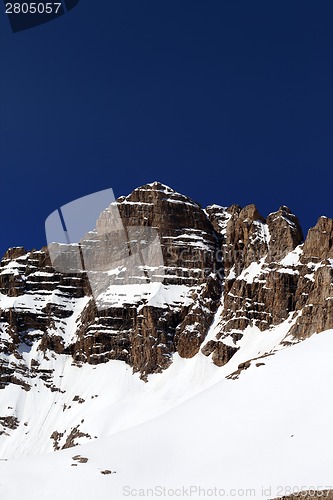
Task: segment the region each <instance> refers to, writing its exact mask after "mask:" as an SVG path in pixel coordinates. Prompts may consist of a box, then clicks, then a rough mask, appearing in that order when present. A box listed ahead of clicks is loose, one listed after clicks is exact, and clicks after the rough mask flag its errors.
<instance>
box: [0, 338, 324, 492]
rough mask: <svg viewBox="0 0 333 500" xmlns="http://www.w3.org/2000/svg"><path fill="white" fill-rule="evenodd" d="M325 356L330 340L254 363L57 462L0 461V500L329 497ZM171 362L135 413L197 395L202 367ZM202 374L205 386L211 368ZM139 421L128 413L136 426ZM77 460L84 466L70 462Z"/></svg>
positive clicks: (50, 457) (47, 458) (57, 456)
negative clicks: (306, 493) (307, 492)
mask: <svg viewBox="0 0 333 500" xmlns="http://www.w3.org/2000/svg"><path fill="white" fill-rule="evenodd" d="M332 353H333V331H332V330H330V331H327V332H323V333H321V334H320V335H314V336H312V337H311V338H310V339H307V340H305V341H304V342H302V343H299V344H297V345H294V346H292V347H290V348H288V349H283V350H281V351H280V352H278V353H277V354H275V355H274V356H268V357H265V358H262V359H261V360H260V366H256V364H252V365H251V366H250V367H249V368H248V369H247V370H244V371H243V372H242V373H241V374H240V376H239V378H238V379H230V378H229V379H228V378H223V379H221V380H220V381H218V382H216V383H215V384H213V385H212V386H211V387H209V388H207V389H205V390H204V391H201V392H200V393H198V394H197V395H195V396H193V397H191V398H190V399H188V400H187V401H185V402H183V403H182V404H179V405H177V406H176V407H174V408H173V409H171V410H169V411H166V412H164V413H163V414H161V415H159V416H157V417H155V418H153V419H151V420H148V421H146V422H143V423H141V424H140V425H134V424H135V422H134V421H133V422H132V424H133V426H132V427H130V428H128V429H127V430H123V431H120V432H115V433H114V434H113V435H111V436H109V437H104V438H101V439H98V440H96V441H95V442H92V443H90V444H85V445H81V446H79V447H76V448H72V449H68V450H63V451H60V452H57V453H51V454H47V455H42V456H37V457H27V458H18V459H12V460H8V461H7V462H5V461H1V462H0V478H1V479H0V482H1V496H2V498H4V499H6V500H18V499H19V498H24V499H25V500H35V499H36V498H43V499H47V500H60V499H61V500H91V499H92V498H98V499H99V500H109V499H114V500H120V499H122V498H124V497H127V496H129V497H131V496H132V497H135V496H140V495H141V497H145V498H158V497H159V496H163V495H161V494H160V493H161V492H162V493H163V488H166V489H167V490H170V491H169V493H168V494H166V495H165V497H168V496H176V495H178V496H180V497H182V498H186V497H187V496H190V498H193V499H200V498H203V497H205V496H206V497H207V496H214V494H213V493H212V492H214V488H216V491H217V493H216V494H215V497H221V496H225V497H228V496H229V498H230V497H234V498H240V497H248V498H256V499H263V498H273V497H276V496H279V495H283V494H285V493H289V492H290V491H291V490H290V488H291V489H294V491H297V489H300V488H303V489H309V488H319V489H324V488H326V489H327V488H328V487H332V461H331V455H332V447H333V432H332V417H333V397H332V394H333V362H332V361H333V359H332V357H333V354H332ZM178 362H179V365H178V366H177V364H178ZM178 362H176V363H175V365H174V368H173V370H174V373H172V374H171V373H170V377H167V376H166V375H165V374H163V375H162V376H164V379H163V380H162V379H161V378H160V386H159V387H158V386H157V384H156V383H155V390H151V391H150V392H146V393H145V394H144V400H145V406H147V407H154V406H155V405H156V399H155V398H156V391H157V389H158V390H159V391H160V392H161V393H162V394H163V398H161V399H163V401H164V402H166V403H167V400H168V396H169V397H170V396H171V397H172V399H173V397H174V389H175V390H176V392H178V394H180V393H181V392H182V391H181V389H179V388H181V387H184V392H186V390H188V388H189V387H191V388H193V387H196V388H201V387H203V384H202V382H203V379H204V380H207V378H206V376H207V370H209V368H208V366H209V363H208V362H207V359H201V358H200V357H198V358H194V359H192V360H178ZM202 362H204V363H205V366H203V365H202ZM207 363H208V366H207ZM257 364H258V365H259V362H258V363H257ZM210 368H212V372H211V373H210V374H209V376H210V380H211V381H213V380H214V378H215V377H216V376H217V375H216V371H215V368H216V367H215V368H213V367H212V366H210ZM115 370H116V371H118V376H119V377H120V379H121V384H124V381H125V380H126V374H125V373H124V372H122V369H121V367H120V365H119V366H118V367H117V368H116V369H115ZM223 370H225V368H224V369H223ZM167 371H168V370H167ZM104 375H105V374H104ZM171 375H172V376H171ZM114 376H116V375H115V373H114ZM156 377H159V376H158V375H157V376H156ZM193 377H194V379H193ZM195 377H197V378H196V379H195ZM191 378H192V382H190V380H191ZM171 380H172V381H173V382H171ZM118 382H119V380H118ZM136 383H137V384H140V382H139V381H138V380H136V381H135V382H133V386H135V384H136ZM74 384H75V381H74ZM147 386H149V384H147ZM128 390H129V393H130V392H131V387H130V386H129V387H128ZM169 391H171V393H170V392H169ZM142 395H143V393H142ZM132 403H133V401H132V402H131V401H130V400H129V401H128V408H127V410H128V412H129V413H131V411H133V406H132ZM166 406H167V404H166ZM165 408H166V407H165ZM126 412H127V411H126V404H125V401H123V407H122V409H121V413H122V415H123V416H126ZM144 412H145V410H143V407H141V409H139V408H138V407H137V417H138V422H139V421H140V418H141V417H142V416H143V413H144ZM36 413H37V412H36ZM106 414H108V415H110V413H108V412H106V411H105V412H101V413H100V415H98V416H97V415H96V417H95V418H96V426H98V427H101V426H106V427H107V422H106V421H105V419H103V415H106ZM146 416H147V414H146V415H145V417H146ZM77 455H79V456H80V457H83V458H87V459H88V461H87V462H86V463H80V461H79V460H80V459H78V458H77V459H76V460H75V459H73V458H72V457H76V456H77ZM83 461H84V460H83ZM107 471H111V472H112V474H109V473H107ZM102 472H103V473H102ZM183 488H184V491H185V492H184V491H183ZM191 488H192V489H191ZM199 488H201V492H200V491H199ZM140 490H141V491H140Z"/></svg>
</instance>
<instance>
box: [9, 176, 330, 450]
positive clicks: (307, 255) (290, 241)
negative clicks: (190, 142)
mask: <svg viewBox="0 0 333 500" xmlns="http://www.w3.org/2000/svg"><path fill="white" fill-rule="evenodd" d="M115 208H117V210H118V211H119V214H120V217H121V221H122V224H123V226H124V231H125V234H126V235H127V237H128V238H129V239H130V240H131V241H130V242H129V246H130V247H131V248H134V249H135V248H137V249H138V255H139V256H140V259H138V260H133V262H134V265H133V262H132V266H131V270H130V271H131V272H130V275H129V271H128V269H127V268H126V258H125V259H124V258H123V255H122V254H123V253H124V252H123V246H124V247H126V244H125V245H123V246H122V243H121V245H120V246H119V244H118V245H116V247H117V248H116V247H115V248H116V250H117V251H116V250H115V255H116V258H115V259H114V264H113V265H112V266H111V267H112V268H110V270H109V271H108V273H107V274H108V276H109V275H110V276H111V277H112V280H113V281H112V282H110V283H111V284H110V283H109V285H107V286H106V289H101V290H100V294H99V296H98V300H95V299H96V296H95V295H93V294H92V280H93V279H94V278H93V277H94V273H90V275H89V276H88V275H87V273H86V272H84V271H79V270H72V271H70V272H67V273H63V272H59V271H57V270H56V269H55V268H54V267H52V263H51V259H50V254H49V252H48V249H47V248H43V249H41V250H39V251H35V250H33V251H29V252H27V251H26V250H24V249H23V248H11V249H9V250H8V251H7V252H6V254H5V256H4V257H3V259H2V260H1V263H0V315H1V320H0V398H1V401H2V403H1V412H0V442H1V446H2V450H3V454H4V456H15V455H17V454H21V453H28V454H29V453H33V454H34V453H37V452H47V451H51V450H52V449H54V450H59V449H63V448H68V447H71V446H75V445H77V444H81V443H82V442H85V441H87V440H89V439H93V438H94V437H99V436H100V435H102V434H101V432H102V431H101V432H100V430H98V429H97V430H96V429H95V427H96V426H95V425H94V419H95V417H94V415H95V411H99V412H102V413H101V415H104V413H103V411H104V410H103V408H104V406H103V405H102V406H98V404H97V403H96V404H97V406H95V403H94V404H93V402H94V398H95V396H96V397H97V394H95V393H96V391H97V389H98V387H97V388H96V389H95V386H93V385H92V386H91V387H90V386H89V387H90V389H89V390H91V391H93V392H92V394H91V395H89V396H87V395H86V394H87V393H89V391H88V389H87V382H84V380H85V381H86V380H89V381H90V382H89V384H90V383H91V384H94V380H93V379H91V373H93V374H94V373H95V374H96V375H95V376H96V381H97V380H103V384H105V383H106V382H107V381H106V380H105V378H103V377H105V375H103V373H105V372H104V371H103V367H105V368H107V369H108V370H109V372H108V373H110V375H107V377H108V376H110V377H113V376H114V375H112V374H113V373H118V371H117V369H116V371H114V368H113V363H119V362H122V366H124V367H127V368H126V370H127V369H128V370H130V373H134V374H136V375H135V376H136V378H135V377H134V375H130V376H131V377H134V379H135V380H138V382H135V384H136V383H139V382H140V384H143V386H149V383H150V378H151V377H152V376H154V377H156V376H157V377H158V376H161V375H158V374H159V373H163V374H164V372H166V370H167V369H168V368H169V367H170V368H172V365H173V362H174V360H175V357H177V360H179V359H183V360H184V359H190V358H195V359H198V361H199V362H200V363H199V365H198V366H203V365H202V364H201V363H204V364H205V366H207V367H208V368H207V369H208V371H209V373H212V368H213V369H214V370H218V371H219V370H221V368H220V367H224V368H223V369H224V370H226V371H225V374H224V375H223V376H228V377H229V378H237V377H239V376H240V374H241V373H242V371H243V370H244V369H246V368H248V367H249V366H250V365H251V363H255V365H256V366H260V365H262V364H264V363H263V362H258V359H259V358H264V357H265V356H270V355H272V354H274V352H275V351H277V350H281V349H285V348H288V347H289V346H291V345H293V344H295V343H299V342H301V341H302V340H304V339H306V338H307V337H309V336H311V335H312V334H315V333H320V332H322V331H324V330H328V329H331V328H333V220H332V219H329V218H327V217H321V218H320V219H319V220H318V223H317V224H316V226H315V227H314V228H312V229H310V231H309V232H308V235H307V237H306V239H305V241H304V238H303V234H302V229H301V227H300V224H299V221H298V219H297V217H296V216H295V215H293V214H292V213H291V212H290V210H289V209H288V208H287V207H285V206H282V207H280V208H279V210H278V211H277V212H274V213H271V214H269V215H268V217H267V218H266V219H265V218H263V217H262V216H261V215H260V214H259V213H258V211H257V209H256V207H255V206H254V205H249V206H247V207H245V208H241V207H239V206H238V205H232V206H231V207H228V208H226V207H221V206H218V205H211V206H208V207H207V208H206V209H205V210H204V209H203V208H202V207H201V206H200V205H198V204H197V203H195V202H194V201H193V200H191V199H190V198H188V197H187V196H184V195H182V194H179V193H177V192H175V191H174V190H172V189H171V188H169V187H167V186H165V185H163V184H160V183H158V182H154V183H152V184H147V185H145V186H142V187H140V188H138V189H135V190H134V191H133V192H132V193H131V194H130V195H128V196H126V197H121V198H119V199H118V200H117V201H116V202H113V203H112V204H111V205H110V207H106V209H105V210H104V211H103V212H102V213H101V214H100V216H99V219H98V220H97V222H96V229H94V230H93V231H91V232H90V233H89V234H87V235H86V239H85V240H84V241H82V242H81V243H82V245H84V248H85V252H86V254H87V255H89V252H90V253H92V254H93V255H95V256H96V255H97V261H96V265H97V267H98V266H101V265H102V264H103V262H101V261H105V255H103V254H101V255H100V254H96V252H95V253H94V248H95V245H96V242H97V243H98V241H99V238H101V236H100V235H101V234H105V233H106V232H107V230H108V225H109V223H110V217H112V214H113V213H114V210H115ZM147 227H148V228H153V229H154V231H155V232H157V234H158V238H159V245H160V246H159V249H158V250H159V252H162V257H163V259H162V264H159V265H152V262H151V260H149V259H148V260H146V261H144V259H143V258H142V255H144V251H142V252H141V251H140V248H141V247H142V245H143V247H144V246H145V245H146V244H147V241H145V240H144V238H143V237H142V235H143V234H144V233H143V232H142V231H141V228H142V230H143V229H144V228H147ZM131 228H132V229H131ZM133 228H134V229H133ZM111 237H114V241H117V242H118V243H119V241H120V242H122V240H121V238H120V237H119V235H116V234H114V235H112V234H111ZM112 241H113V240H112ZM69 250H70V251H72V249H71V248H69ZM153 250H154V251H155V249H154V248H153ZM117 252H118V254H119V255H118V254H117ZM140 252H141V253H140ZM125 253H126V252H125ZM134 253H135V252H134ZM146 255H148V256H149V255H150V254H149V252H148V253H146ZM150 256H151V255H150ZM107 262H109V261H108V260H107ZM104 264H105V262H104ZM55 267H56V266H55ZM104 267H105V266H104ZM96 276H99V275H96ZM258 335H260V339H261V340H260V345H259V344H258ZM252 338H254V339H257V340H255V341H254V342H253V346H252V347H251V346H250V349H249V343H250V344H251V339H252ZM199 358H200V359H199ZM117 366H118V365H117ZM108 367H109V368H108ZM209 367H211V368H209ZM228 367H229V368H228ZM88 368H89V370H88V371H87V369H88ZM91 369H92V370H97V371H93V372H91V371H90V370H91ZM122 369H123V368H122V367H121V370H122ZM73 370H74V371H73ZM80 370H81V371H80ZM101 370H102V371H101ZM200 370H201V368H200ZM80 373H81V375H80ZM119 373H120V372H119ZM121 373H122V372H121ZM126 373H127V372H126ZM87 374H88V375H87ZM89 374H90V375H89ZM154 374H156V375H154ZM80 377H81V378H82V383H81V382H80ZM87 377H88V379H87ZM101 377H102V378H101ZM117 377H118V375H117ZM126 377H127V375H126ZM134 379H133V380H134ZM140 379H141V380H140ZM126 380H127V379H126ZM154 380H155V382H156V379H154ZM73 381H76V382H75V384H74V382H73ZM145 382H148V383H147V384H145ZM111 383H113V382H112V380H110V384H111ZM127 383H128V384H132V382H130V381H129V379H128V382H126V384H127ZM126 384H125V385H126ZM133 384H134V382H133ZM95 385H96V386H98V383H97V382H96V384H95ZM157 386H158V381H157ZM135 387H136V386H135ZM138 387H139V386H138ZM140 387H141V386H140ZM111 389H112V391H113V394H116V396H114V397H118V399H119V401H120V403H119V404H120V405H122V404H123V403H122V398H123V395H122V394H120V393H119V394H118V392H119V391H118V390H117V387H116V385H115V383H113V385H112V387H111V386H110V390H111ZM133 390H134V389H133ZM140 390H143V389H140ZM182 390H183V392H184V395H183V396H184V397H185V393H186V387H184V388H183V389H182ZM73 391H75V393H73ZM134 392H135V391H134ZM89 394H90V393H89ZM183 396H182V397H183ZM87 397H89V401H90V403H89V404H88V403H87V401H86V399H87ZM103 397H104V400H103V401H105V403H104V405H107V404H109V403H107V401H108V398H109V397H110V396H109V395H108V389H106V388H105V389H104V396H103ZM100 401H102V398H101V400H100ZM92 404H93V407H94V408H97V410H95V409H94V411H93V412H92V406H91V405H92ZM51 405H52V408H53V411H52V412H51V411H50V408H51ZM77 405H79V407H80V412H79V413H78V409H77V408H78V406H77ZM36 407H38V408H39V420H38V419H37V420H36V410H35V408H36ZM111 414H112V415H114V412H113V413H112V412H111V413H110V419H111V420H110V422H112V418H114V417H112V418H111ZM133 415H134V416H133V419H135V411H133ZM103 418H104V417H103ZM89 419H90V420H91V422H90V423H89ZM134 421H135V420H133V422H134ZM119 422H120V424H119V428H123V425H125V424H124V423H123V421H122V419H120V420H119ZM96 434H98V436H96ZM15 435H16V436H17V439H16V440H15V439H14V440H11V436H13V438H14V436H15ZM24 450H25V451H24Z"/></svg>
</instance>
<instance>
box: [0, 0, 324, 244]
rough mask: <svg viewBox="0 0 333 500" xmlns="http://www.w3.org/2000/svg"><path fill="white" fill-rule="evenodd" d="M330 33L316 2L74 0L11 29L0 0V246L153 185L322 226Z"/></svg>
mask: <svg viewBox="0 0 333 500" xmlns="http://www.w3.org/2000/svg"><path fill="white" fill-rule="evenodd" d="M332 26H333V2H332V1H331V0H329V1H328V0H327V1H326V0H322V1H320V2H314V1H313V0H312V1H307V0H292V1H291V0H287V1H285V0H280V1H279V2H273V1H267V0H264V1H261V0H254V1H249V0H169V1H164V0H98V1H96V0H81V1H80V3H79V4H78V6H77V7H75V8H74V9H73V10H72V11H71V12H69V13H68V14H66V15H65V16H63V17H61V18H59V19H57V20H55V21H52V22H50V23H47V24H45V25H43V26H39V27H37V28H34V29H30V30H26V31H22V32H19V33H16V34H12V33H10V31H9V29H8V28H9V24H8V20H7V18H6V17H5V14H4V7H3V4H1V6H0V43H1V48H0V58H1V64H0V72H1V73H0V89H1V99H0V141H1V142H0V152H1V163H0V183H1V184H0V186H1V196H0V217H1V219H0V220H1V228H2V231H1V241H0V250H1V253H3V252H4V251H5V249H6V248H7V247H9V246H14V245H24V246H26V248H32V247H35V248H39V247H41V246H42V245H43V244H45V235H44V221H45V219H46V217H47V216H48V215H49V213H51V212H52V211H53V210H54V209H56V208H58V207H59V206H60V205H62V204H65V203H67V202H70V201H71V200H73V199H75V198H78V197H80V196H83V195H86V194H89V193H91V192H94V191H97V190H102V189H106V188H109V187H112V188H113V189H114V192H115V195H116V196H120V195H122V194H128V193H129V192H130V191H131V190H132V189H133V188H135V187H137V186H139V185H141V184H144V183H146V182H151V181H153V180H160V181H161V182H164V183H165V184H168V185H170V186H172V187H173V188H175V189H177V190H179V191H181V192H183V193H185V194H188V195H189V196H191V197H192V198H194V199H195V200H196V201H198V202H200V203H201V204H202V205H204V206H205V205H207V204H209V203H218V204H221V205H230V204H232V203H238V204H239V205H242V206H244V205H246V204H249V203H255V204H256V205H257V206H258V208H259V211H260V212H261V213H262V214H263V215H264V216H265V215H267V214H268V213H269V212H272V211H274V210H276V209H277V208H278V207H279V206H280V205H282V204H285V205H288V206H290V208H291V209H292V210H293V211H294V212H295V213H296V214H297V215H298V216H299V218H300V220H301V223H302V225H303V228H304V230H305V232H306V230H307V229H308V228H309V227H310V226H312V225H314V224H315V223H316V220H317V218H318V217H319V216H320V215H327V216H331V217H332V216H333V209H332V180H333V171H332V160H333V120H332V112H333V27H332Z"/></svg>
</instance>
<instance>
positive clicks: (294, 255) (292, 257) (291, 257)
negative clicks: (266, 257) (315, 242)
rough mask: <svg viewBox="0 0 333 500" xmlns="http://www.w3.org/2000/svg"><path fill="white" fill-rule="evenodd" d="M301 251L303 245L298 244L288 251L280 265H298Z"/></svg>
mask: <svg viewBox="0 0 333 500" xmlns="http://www.w3.org/2000/svg"><path fill="white" fill-rule="evenodd" d="M302 253H303V245H299V246H298V247H296V248H295V250H293V251H292V252H289V253H288V255H286V256H285V257H284V258H283V259H282V260H281V261H280V264H281V265H282V266H298V265H299V264H300V257H301V255H302Z"/></svg>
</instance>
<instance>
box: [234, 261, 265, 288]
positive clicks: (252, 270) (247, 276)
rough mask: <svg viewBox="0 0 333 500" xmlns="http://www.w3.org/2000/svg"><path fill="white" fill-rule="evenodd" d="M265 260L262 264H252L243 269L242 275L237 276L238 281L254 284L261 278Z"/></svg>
mask: <svg viewBox="0 0 333 500" xmlns="http://www.w3.org/2000/svg"><path fill="white" fill-rule="evenodd" d="M264 260H265V259H264V258H262V259H261V260H260V262H251V264H250V265H249V266H248V267H247V268H245V269H243V271H242V272H241V274H240V275H239V276H237V278H236V279H237V280H244V281H246V283H253V281H254V279H255V278H256V277H258V276H260V274H261V272H262V268H263V264H264Z"/></svg>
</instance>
